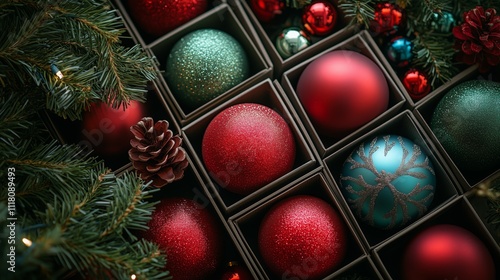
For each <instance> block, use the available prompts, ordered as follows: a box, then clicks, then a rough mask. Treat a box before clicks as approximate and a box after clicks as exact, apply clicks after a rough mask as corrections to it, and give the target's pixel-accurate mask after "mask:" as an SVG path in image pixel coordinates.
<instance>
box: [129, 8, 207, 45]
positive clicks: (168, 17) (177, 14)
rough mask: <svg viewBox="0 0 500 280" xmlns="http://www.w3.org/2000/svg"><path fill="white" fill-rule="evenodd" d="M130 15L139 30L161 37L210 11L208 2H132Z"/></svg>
mask: <svg viewBox="0 0 500 280" xmlns="http://www.w3.org/2000/svg"><path fill="white" fill-rule="evenodd" d="M128 7H129V10H130V15H131V17H132V19H133V21H134V23H136V24H137V25H138V26H139V28H140V29H141V30H142V31H144V32H146V33H148V34H149V35H152V36H155V37H159V36H161V35H163V34H165V33H167V32H169V31H172V30H174V29H175V28H176V27H179V26H181V25H182V24H184V23H186V22H188V21H190V20H192V19H194V18H195V17H197V16H199V15H201V14H203V13H204V12H205V11H207V10H208V1H207V0H130V1H128Z"/></svg>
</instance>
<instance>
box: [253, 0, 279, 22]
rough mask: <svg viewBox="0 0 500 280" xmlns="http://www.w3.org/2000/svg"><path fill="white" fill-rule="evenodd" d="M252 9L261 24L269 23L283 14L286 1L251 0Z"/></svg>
mask: <svg viewBox="0 0 500 280" xmlns="http://www.w3.org/2000/svg"><path fill="white" fill-rule="evenodd" d="M250 8H251V9H252V11H253V13H254V15H255V17H257V19H258V20H259V21H261V22H269V21H271V20H273V19H274V18H275V17H276V16H278V15H281V14H282V13H283V9H284V8H285V1H284V0H250Z"/></svg>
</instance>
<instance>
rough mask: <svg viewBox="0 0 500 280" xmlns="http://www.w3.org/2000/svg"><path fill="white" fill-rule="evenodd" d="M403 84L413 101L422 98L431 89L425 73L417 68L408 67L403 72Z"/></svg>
mask: <svg viewBox="0 0 500 280" xmlns="http://www.w3.org/2000/svg"><path fill="white" fill-rule="evenodd" d="M403 85H404V87H405V89H406V91H408V94H409V95H410V97H411V98H412V99H413V100H415V101H417V100H420V99H422V98H423V97H425V96H426V95H427V94H429V92H430V91H431V85H430V83H429V81H428V78H427V75H426V74H425V73H423V72H422V71H420V70H417V69H410V70H408V71H407V72H406V73H405V75H404V77H403Z"/></svg>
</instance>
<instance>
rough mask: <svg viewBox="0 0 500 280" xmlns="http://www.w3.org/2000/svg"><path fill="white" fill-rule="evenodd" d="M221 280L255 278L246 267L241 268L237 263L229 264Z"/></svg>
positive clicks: (251, 279)
mask: <svg viewBox="0 0 500 280" xmlns="http://www.w3.org/2000/svg"><path fill="white" fill-rule="evenodd" d="M220 279H221V280H253V279H254V278H253V276H252V274H251V273H250V271H249V270H248V268H246V267H245V266H240V265H238V263H236V262H229V264H228V266H227V268H226V270H225V271H224V273H223V274H222V277H221V278H220Z"/></svg>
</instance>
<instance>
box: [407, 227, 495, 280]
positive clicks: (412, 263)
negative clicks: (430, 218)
mask: <svg viewBox="0 0 500 280" xmlns="http://www.w3.org/2000/svg"><path fill="white" fill-rule="evenodd" d="M403 276H404V277H403V279H405V280H425V279H460V280H476V279H482V280H493V279H496V278H495V265H494V262H493V258H492V257H491V255H490V253H489V252H488V249H487V248H486V246H485V245H484V244H483V243H482V242H481V240H480V239H479V238H477V237H476V236H475V235H473V234H472V233H471V232H469V231H467V230H466V229H464V228H461V227H458V226H454V225H444V224H443V225H436V226H432V227H430V228H427V229H426V230H424V231H423V232H421V233H419V234H418V235H417V236H416V237H415V238H414V239H413V240H412V241H411V242H410V244H409V246H408V247H407V248H406V252H405V254H404V259H403Z"/></svg>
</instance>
